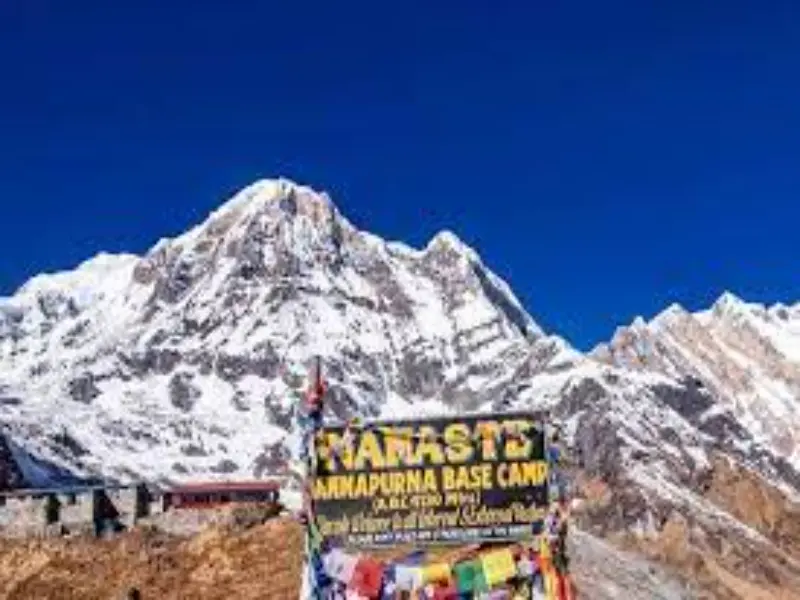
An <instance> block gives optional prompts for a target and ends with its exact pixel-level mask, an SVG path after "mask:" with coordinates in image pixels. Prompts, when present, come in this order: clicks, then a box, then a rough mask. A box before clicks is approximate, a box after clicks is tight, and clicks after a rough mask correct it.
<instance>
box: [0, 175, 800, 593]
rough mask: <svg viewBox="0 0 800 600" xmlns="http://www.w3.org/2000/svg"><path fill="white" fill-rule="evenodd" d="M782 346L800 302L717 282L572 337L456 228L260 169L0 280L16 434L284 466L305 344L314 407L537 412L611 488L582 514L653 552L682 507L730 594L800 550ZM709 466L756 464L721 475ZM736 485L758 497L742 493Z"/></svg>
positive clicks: (792, 392)
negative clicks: (389, 222)
mask: <svg viewBox="0 0 800 600" xmlns="http://www.w3.org/2000/svg"><path fill="white" fill-rule="evenodd" d="M798 348H800V305H796V306H793V307H790V306H782V305H778V306H774V307H771V308H765V307H760V306H758V305H750V304H745V303H743V302H742V301H740V300H738V299H736V298H734V297H732V296H730V295H725V296H723V297H722V298H721V299H720V300H719V301H718V302H717V303H716V304H715V305H714V307H713V308H712V309H710V310H709V311H705V312H702V313H698V314H690V313H688V312H686V311H685V310H683V309H681V308H679V307H672V308H670V309H668V310H667V311H665V312H664V313H663V314H662V315H659V316H658V317H656V319H654V320H653V321H652V322H651V323H645V322H644V321H643V320H641V319H638V320H637V321H636V322H635V323H633V324H632V325H631V326H630V327H627V328H622V329H620V330H619V331H618V332H617V334H616V335H615V336H614V338H613V339H612V340H611V342H609V343H608V344H605V345H602V346H600V347H598V348H597V349H595V350H594V351H593V352H592V353H591V354H590V355H582V354H581V353H579V352H577V351H575V350H574V349H573V348H571V347H570V345H569V344H568V343H567V342H565V341H564V340H563V339H561V338H559V337H557V336H554V335H548V334H546V333H545V332H543V331H542V330H541V329H540V328H539V327H538V326H537V325H536V324H535V322H534V321H533V319H532V318H531V317H530V316H529V315H528V314H527V313H526V312H525V310H524V309H523V308H522V306H521V305H520V303H519V302H518V301H517V300H516V298H515V297H514V294H513V293H512V292H511V290H510V289H509V288H508V286H507V285H506V284H505V283H504V282H503V281H502V280H501V279H500V278H498V277H497V276H496V275H494V274H493V273H492V272H491V271H490V270H489V269H488V268H487V267H486V266H485V265H484V264H483V263H482V261H481V259H480V257H479V256H478V255H477V254H476V253H475V252H474V251H473V250H472V249H470V248H468V247H466V246H465V245H464V244H462V243H461V242H460V241H459V240H458V238H456V237H455V236H454V235H453V234H451V233H447V232H445V233H441V234H439V235H437V236H435V237H434V239H432V240H431V242H430V243H429V244H428V245H427V246H426V247H425V248H424V249H421V250H415V249H412V248H409V247H407V246H405V245H403V244H401V243H388V242H385V241H383V240H381V239H379V238H377V237H375V236H373V235H371V234H369V233H367V232H364V231H361V230H359V229H357V228H356V227H355V226H354V225H353V224H351V223H350V222H349V221H348V220H347V219H346V218H345V217H343V216H342V215H341V214H340V213H339V211H338V210H337V209H336V207H335V206H334V205H333V204H332V202H331V200H330V199H329V198H328V197H327V196H326V195H325V194H322V193H318V192H315V191H313V190H311V189H309V188H306V187H302V186H299V185H296V184H293V183H291V182H288V181H283V180H281V181H262V182H258V183H256V184H254V185H252V186H250V187H248V188H246V189H245V190H243V191H242V192H240V193H239V194H237V195H236V196H235V197H234V198H232V199H231V200H229V201H228V202H226V203H225V204H224V205H223V206H222V207H220V209H218V210H217V211H215V212H214V213H213V214H211V215H210V216H209V217H208V219H207V220H206V221H204V222H203V223H201V224H199V225H198V226H197V227H195V228H193V229H191V230H190V231H188V232H187V233H185V234H183V235H181V236H179V237H177V238H174V239H168V240H162V241H160V242H159V243H158V244H156V245H155V246H154V247H153V248H152V249H151V250H150V251H149V252H148V253H147V254H146V255H145V256H142V257H137V256H111V255H101V256H98V257H95V258H93V259H91V260H89V261H87V262H86V263H84V264H82V265H80V266H79V267H78V268H77V269H75V270H74V271H71V272H65V273H58V274H54V275H42V276H39V277H36V278H34V279H32V280H31V281H29V282H28V283H27V284H25V285H24V286H23V287H22V288H21V289H20V290H19V291H18V292H17V293H16V294H15V295H14V296H12V297H10V298H5V299H0V421H1V422H2V423H4V424H5V426H6V429H7V435H8V436H9V438H10V439H13V440H15V442H16V443H17V444H19V445H20V447H24V450H25V451H26V452H28V453H30V454H32V455H36V456H38V457H41V458H44V459H47V461H49V463H48V464H52V465H55V466H56V467H59V468H69V469H71V470H72V471H74V472H76V473H78V474H80V475H83V476H89V475H96V476H102V477H104V478H110V479H120V480H126V479H131V478H138V477H141V478H145V479H149V480H154V481H176V480H185V479H197V478H202V479H210V478H220V479H231V478H239V477H251V476H256V477H267V476H276V475H279V476H286V477H287V485H293V484H296V481H294V480H293V479H292V476H291V473H292V470H291V468H289V467H290V464H291V462H292V460H291V456H292V452H293V450H294V448H295V443H296V434H295V433H296V432H294V431H293V423H294V416H295V410H296V406H297V402H298V399H297V395H296V393H295V392H293V391H292V388H293V387H296V383H295V382H293V379H294V375H293V373H292V368H293V367H295V366H298V365H304V364H307V363H308V362H309V360H310V359H311V357H312V356H315V355H318V356H321V357H322V360H323V364H324V366H325V371H326V375H327V378H328V380H329V383H330V393H329V395H328V399H327V403H326V407H327V410H328V417H329V418H331V419H344V418H348V417H351V416H353V415H360V416H363V417H367V418H378V417H389V416H391V417H401V416H408V415H419V414H426V413H447V412H463V411H472V410H483V411H485V410H511V409H520V408H524V409H529V408H535V409H544V410H548V411H550V412H551V414H552V415H553V416H554V417H555V418H557V419H558V420H560V421H562V422H563V423H564V424H565V434H566V438H567V441H568V442H569V444H570V446H571V448H572V455H573V456H574V457H575V459H576V460H577V461H578V462H579V464H580V468H579V471H578V472H579V473H580V478H581V481H584V480H585V481H589V482H596V483H598V485H601V486H604V489H605V492H604V493H603V495H602V501H601V502H600V504H598V505H592V504H591V503H589V504H587V506H589V507H591V510H590V511H589V512H587V513H586V515H587V516H585V517H584V518H585V519H586V522H585V523H584V525H585V527H586V528H587V530H588V531H591V532H593V533H595V534H597V535H602V536H605V537H607V538H608V539H614V540H617V541H618V542H619V543H624V544H627V545H629V546H631V547H635V548H636V549H637V550H639V551H641V552H649V551H650V550H648V548H650V547H651V546H652V544H656V546H655V547H657V548H662V546H663V544H662V542H653V540H657V539H662V538H664V536H666V539H673V538H672V537H670V536H671V535H672V533H670V532H674V531H675V529H674V528H675V527H678V525H676V523H680V524H681V525H680V526H681V527H683V526H684V525H685V526H686V527H687V528H688V529H687V531H688V532H689V533H688V534H687V536H688V537H687V536H684V538H685V539H688V542H689V543H691V544H694V545H693V546H692V547H693V548H695V549H696V551H697V552H699V553H700V554H699V555H698V556H700V558H697V559H696V560H697V561H699V562H697V565H704V566H703V569H704V570H701V569H699V567H698V569H694V570H692V569H688V571H687V572H692V573H696V574H698V577H700V575H699V574H700V573H701V572H702V573H703V575H702V577H705V578H706V579H703V581H702V582H700V583H698V582H697V581H695V584H697V585H700V587H702V588H703V589H708V590H712V593H714V594H722V592H721V591H720V590H727V591H726V592H725V593H731V594H735V593H738V592H731V590H733V589H734V588H735V587H736V585H738V584H735V582H734V581H733V580H727V583H725V582H724V581H723V580H725V578H726V577H727V575H726V573H728V574H730V572H729V571H728V567H729V566H730V565H728V563H726V562H725V560H724V558H723V557H724V556H742V557H744V556H747V555H748V553H752V552H755V551H758V552H762V553H763V555H764V556H770V557H775V561H778V557H781V556H782V557H784V562H785V564H784V566H782V567H781V568H780V569H782V570H780V569H778V567H777V566H774V565H777V564H778V563H777V562H773V559H772V558H768V559H765V561H764V565H767V566H763V570H762V571H759V570H758V569H757V568H756V567H753V569H755V570H751V571H747V572H746V573H745V574H744V575H741V576H740V575H736V576H735V577H737V578H738V579H737V580H736V581H738V580H739V579H742V577H743V581H746V582H750V583H751V584H752V583H753V582H755V581H761V580H762V579H763V580H764V581H766V580H769V581H770V582H771V583H770V585H782V583H781V582H790V581H794V579H793V577H795V572H794V570H793V569H794V566H793V565H794V564H795V562H796V561H800V556H798V550H797V546H796V543H797V535H798V532H797V531H796V529H795V528H793V527H792V526H791V525H790V523H789V521H788V520H787V519H790V518H791V516H792V515H794V514H796V513H795V512H793V511H794V510H795V508H794V504H793V503H794V502H796V501H797V499H798V497H800V474H799V473H798V469H800V450H798V448H799V447H800V445H798V441H799V440H800V430H798V423H800V401H798V398H799V397H800V352H798ZM42 464H44V463H42ZM720 465H729V468H730V471H731V473H737V474H741V473H749V475H748V476H747V478H746V479H745V480H742V481H743V482H739V483H732V482H730V481H728V480H727V479H725V477H726V476H725V475H724V473H725V471H724V469H723V467H721V466H720ZM7 471H8V473H11V471H10V470H7ZM740 476H741V475H740ZM721 478H722V479H721ZM7 481H9V482H10V483H9V484H8V485H16V484H15V483H14V482H15V481H17V479H14V477H13V476H12V475H8V476H7ZM721 481H724V482H726V483H720V482H721ZM744 482H747V483H744ZM742 486H744V487H742ZM731 489H737V490H740V493H739V494H736V495H734V496H733V497H731V496H730V493H729V491H730V490H731ZM726 492H727V495H726ZM745 492H747V493H751V492H752V493H753V494H756V495H758V497H759V498H762V499H763V502H761V503H760V504H759V506H764V505H768V506H773V507H774V508H773V509H769V510H767V509H766V508H764V511H766V512H762V513H759V512H757V511H756V512H753V510H754V509H752V508H748V507H746V506H743V505H741V503H740V502H739V501H737V500H736V498H738V497H739V495H741V494H744V493H745ZM774 494H779V495H780V498H782V500H780V501H778V500H776V498H778V496H775V495H774ZM665 531H666V533H664V532H665ZM698 532H700V533H698ZM695 534H697V535H695ZM698 535H699V536H700V537H697V536H698ZM754 535H755V537H754ZM673 537H674V538H675V539H684V538H680V536H678V535H674V536H673ZM631 540H633V541H631ZM697 540H700V541H697ZM724 540H727V542H724V543H723V541H724ZM651 542H652V543H651ZM670 543H671V542H670ZM725 543H729V544H733V546H734V548H733V549H728V550H725V548H726V546H725ZM648 544H650V546H648ZM659 544H661V545H659ZM669 548H671V546H669ZM709 548H710V549H711V550H709ZM662 550H663V548H662ZM662 550H659V551H658V552H661V554H658V553H657V554H658V558H659V559H660V560H663V561H665V562H667V563H668V564H672V565H673V566H677V567H680V568H684V567H685V566H686V565H680V564H678V563H675V561H673V560H672V559H671V558H670V557H671V556H673V555H676V553H675V552H672V551H671V550H670V551H669V552H667V551H666V550H663V552H662ZM712 550H713V552H715V553H716V554H713V556H714V559H713V560H714V563H713V565H715V566H713V567H712V566H710V565H711V563H709V562H708V561H706V559H705V558H702V557H703V556H707V555H708V552H711V551H712ZM704 553H705V554H704ZM690 554H691V553H690ZM692 560H695V559H692ZM709 560H710V559H709ZM671 561H672V562H671ZM793 561H794V562H793ZM692 564H693V565H694V563H692ZM770 565H772V566H770ZM695 566H696V565H695ZM776 569H778V570H776ZM715 573H716V574H715ZM718 586H722V587H718ZM676 593H677V592H676ZM631 597H633V596H631ZM665 597H668V596H665ZM719 597H726V596H724V595H723V596H719ZM727 597H732V596H727Z"/></svg>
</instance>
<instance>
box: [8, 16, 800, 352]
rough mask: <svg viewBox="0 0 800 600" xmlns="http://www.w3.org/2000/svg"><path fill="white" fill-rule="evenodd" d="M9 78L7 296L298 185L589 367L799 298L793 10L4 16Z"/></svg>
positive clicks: (796, 24) (798, 105)
mask: <svg viewBox="0 0 800 600" xmlns="http://www.w3.org/2000/svg"><path fill="white" fill-rule="evenodd" d="M0 75H2V81H3V87H2V90H0V208H2V211H1V212H0V217H1V219H0V234H1V235H0V294H9V293H11V292H12V291H13V290H14V289H15V288H16V287H18V286H19V285H20V284H21V283H22V282H23V281H24V280H25V279H27V278H28V277H29V276H31V275H33V274H35V273H37V272H40V271H50V270H57V269H63V268H68V267H71V266H74V265H75V264H77V263H78V262H80V261H81V260H83V259H84V258H87V257H89V256H90V255H93V254H94V253H96V252H98V251H100V250H106V251H131V252H139V253H141V252H143V251H145V250H146V249H147V248H148V247H149V246H150V245H151V244H153V243H154V242H155V241H156V240H157V239H158V238H159V237H162V236H165V235H173V234H176V233H178V232H180V231H182V230H184V229H185V228H187V227H188V226H189V225H191V224H193V223H195V222H197V221H198V220H200V219H202V218H203V216H204V215H205V214H206V213H207V212H208V211H209V210H211V209H212V208H213V207H214V206H215V205H217V204H219V203H220V202H221V201H222V200H223V199H224V198H225V197H226V196H228V195H229V194H230V193H231V192H233V191H235V190H236V189H237V188H239V187H242V186H244V185H246V184H247V183H249V182H250V181H252V180H254V179H256V178H259V177H265V176H275V175H285V176H288V177H291V178H293V179H296V180H298V181H301V182H304V183H308V184H310V185H313V186H315V187H318V188H324V189H327V190H328V191H329V192H330V193H331V195H332V196H333V197H334V199H335V200H336V202H337V204H338V205H339V207H340V209H341V210H342V211H343V212H344V213H345V214H347V215H348V217H349V218H350V219H351V220H352V221H354V222H355V223H356V224H357V225H359V226H360V227H362V228H366V229H369V230H371V231H374V232H375V233H377V234H379V235H382V236H384V237H387V238H392V239H402V240H405V241H407V242H409V243H412V244H414V245H422V244H424V243H425V241H426V240H427V239H428V238H430V237H431V236H432V235H433V234H434V233H435V232H436V231H437V230H439V229H443V228H448V229H452V230H454V231H455V232H456V233H457V234H458V235H460V236H461V237H462V238H463V239H464V240H465V241H466V242H468V243H470V244H472V245H474V246H475V247H476V248H477V249H478V250H479V251H480V253H481V254H482V256H483V257H484V259H485V261H486V262H487V263H488V264H489V265H490V266H491V267H493V268H494V269H495V270H496V271H497V272H498V273H499V274H500V275H502V276H503V277H505V278H506V279H507V280H509V282H510V283H511V285H512V287H513V288H514V290H515V291H516V292H517V293H518V295H519V296H520V297H521V299H522V300H523V302H524V303H525V305H526V307H527V308H528V309H529V310H530V311H531V313H532V314H533V315H534V317H535V318H536V319H537V320H538V321H539V322H540V323H541V324H542V325H543V326H544V327H546V328H548V329H550V330H554V331H557V332H559V333H561V334H563V335H565V336H566V337H567V338H568V339H570V340H571V341H572V342H573V343H575V344H576V345H578V346H580V347H583V348H586V347H589V346H591V345H592V344H594V343H595V342H597V341H600V340H602V339H605V338H608V337H609V336H610V334H611V333H612V332H613V330H614V327H615V326H617V325H618V324H622V323H627V322H629V321H630V320H631V319H632V318H633V317H634V316H635V315H637V314H643V315H645V316H652V315H653V314H654V313H656V312H658V311H659V310H661V309H662V308H664V307H665V306H666V305H668V304H669V303H671V302H674V301H678V302H681V303H682V304H684V305H686V306H688V307H689V308H692V309H697V308H702V307H705V306H707V305H708V304H709V303H710V302H711V301H713V299H714V298H715V297H716V296H718V295H719V294H720V293H721V292H722V291H723V290H725V289H730V290H732V291H734V292H735V293H738V294H739V295H741V296H743V297H744V298H746V299H749V300H754V301H767V302H774V301H798V300H800V269H799V268H798V267H800V235H798V229H799V228H800V200H799V198H800V194H798V192H799V191H800V189H799V188H800V169H799V168H798V164H800V162H798V159H800V8H798V7H797V4H796V3H795V7H793V6H792V3H790V2H785V3H780V2H755V1H752V2H736V1H728V2H716V1H712V0H709V1H707V2H686V1H681V0H674V1H672V2H658V3H656V2H652V3H646V2H628V3H621V2H613V1H610V2H589V1H587V0H581V1H577V0H576V1H570V2H548V3H544V2H521V1H519V2H483V1H481V2H478V1H465V2H416V1H412V0H408V1H404V2H399V3H391V4H388V3H382V2H368V3H366V2H365V3H352V2H336V3H334V2H319V3H313V2H312V3H308V2H281V3H278V2H249V1H246V0H242V1H241V2H235V3H234V2H215V3H212V2H197V1H193V2H189V1H185V0H171V1H170V2H152V1H142V0H140V1H138V2H105V1H103V2H101V1H96V2H90V1H76V2H54V1H48V0H10V1H5V2H0Z"/></svg>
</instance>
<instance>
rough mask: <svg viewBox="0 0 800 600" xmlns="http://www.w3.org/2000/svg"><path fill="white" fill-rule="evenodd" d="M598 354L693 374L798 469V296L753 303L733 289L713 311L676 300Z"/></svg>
mask: <svg viewBox="0 0 800 600" xmlns="http://www.w3.org/2000/svg"><path fill="white" fill-rule="evenodd" d="M592 354H593V356H594V357H596V358H598V359H600V360H602V361H604V362H607V363H609V364H615V365H617V366H619V367H623V368H626V369H632V370H636V371H639V372H644V371H656V372H659V373H663V374H665V375H667V376H670V377H672V378H678V379H680V378H691V379H692V380H693V381H696V382H697V384H698V385H702V386H706V388H707V389H708V391H709V392H710V393H711V395H712V396H713V397H714V398H716V399H718V400H719V401H720V404H719V405H716V404H715V405H714V406H713V407H711V408H713V411H712V412H711V413H710V414H708V415H703V416H702V417H701V418H703V419H706V418H713V416H714V415H715V414H718V411H719V410H722V409H723V408H724V409H726V410H730V411H732V412H733V414H734V415H735V416H736V418H737V420H738V421H739V422H740V423H741V424H742V425H743V426H744V427H745V428H746V429H747V430H748V431H749V432H750V433H751V434H753V436H754V437H755V438H756V439H757V440H759V441H761V442H763V443H765V444H767V445H768V446H769V447H770V448H771V449H772V450H773V451H774V452H775V453H776V454H778V455H779V456H781V457H783V458H785V459H786V460H787V461H788V462H789V463H791V464H792V465H793V466H794V467H795V468H800V303H799V304H797V305H795V306H793V307H791V306H784V305H781V304H777V305H775V306H772V307H765V306H762V305H759V304H748V303H746V302H744V301H742V300H741V299H739V298H737V297H735V296H734V295H732V294H730V293H726V294H723V296H722V297H720V299H719V300H718V301H717V302H716V303H715V304H714V306H713V307H712V308H711V309H710V310H707V311H703V312H700V313H697V314H692V313H689V312H687V311H686V310H684V309H683V308H681V307H680V306H677V305H675V306H672V307H670V308H669V309H667V310H666V311H664V312H663V313H661V314H660V315H658V316H657V317H656V318H655V319H653V320H652V321H651V322H650V323H645V322H644V321H643V320H642V319H637V320H636V321H635V322H634V323H633V324H632V325H631V326H630V327H625V328H621V329H619V330H618V331H617V332H616V334H615V335H614V337H613V339H612V341H611V342H610V343H609V344H605V345H601V346H599V347H598V348H596V349H595V350H594V352H593V353H592Z"/></svg>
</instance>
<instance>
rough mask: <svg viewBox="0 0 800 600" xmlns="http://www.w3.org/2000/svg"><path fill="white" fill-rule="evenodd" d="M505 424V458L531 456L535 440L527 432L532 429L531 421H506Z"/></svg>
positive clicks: (512, 458)
mask: <svg viewBox="0 0 800 600" xmlns="http://www.w3.org/2000/svg"><path fill="white" fill-rule="evenodd" d="M505 425H506V447H505V459H506V460H525V459H527V458H528V457H530V453H531V449H532V448H533V442H532V441H531V440H530V439H529V438H528V436H527V435H525V434H526V433H527V432H528V431H529V430H530V428H531V427H532V425H533V424H532V423H531V422H530V421H506V422H505ZM509 430H510V431H509Z"/></svg>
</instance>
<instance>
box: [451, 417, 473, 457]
mask: <svg viewBox="0 0 800 600" xmlns="http://www.w3.org/2000/svg"><path fill="white" fill-rule="evenodd" d="M444 441H445V444H446V445H447V448H446V450H445V453H446V454H447V460H448V461H449V462H451V463H465V462H468V461H469V460H470V459H471V458H472V456H473V454H474V449H473V448H474V446H473V444H472V439H471V436H470V431H469V427H467V425H466V424H464V423H452V424H450V425H448V426H447V427H445V429H444Z"/></svg>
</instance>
